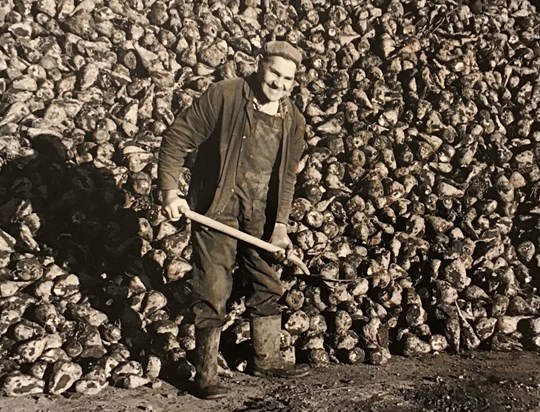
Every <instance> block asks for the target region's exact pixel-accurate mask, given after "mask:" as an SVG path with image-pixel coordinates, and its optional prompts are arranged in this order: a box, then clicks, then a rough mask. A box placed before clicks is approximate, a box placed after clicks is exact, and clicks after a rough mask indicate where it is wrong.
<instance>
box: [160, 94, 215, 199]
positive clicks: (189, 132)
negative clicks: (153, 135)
mask: <svg viewBox="0 0 540 412" xmlns="http://www.w3.org/2000/svg"><path fill="white" fill-rule="evenodd" d="M222 102H223V93H222V92H221V87H219V85H216V84H213V85H211V86H210V87H209V88H208V89H207V90H206V92H204V93H203V94H202V95H201V96H200V97H199V98H198V99H197V100H195V101H194V102H193V104H192V105H191V106H190V107H188V108H186V109H184V110H183V111H182V113H180V115H179V116H178V117H177V118H176V119H175V121H174V122H173V124H172V125H171V127H169V129H168V130H167V131H166V132H165V133H164V134H163V140H162V141H161V147H160V149H159V159H158V182H157V183H158V188H159V189H160V190H162V191H168V190H176V189H178V178H179V177H180V170H181V167H182V166H183V165H184V159H185V157H186V155H187V154H188V153H190V152H193V151H194V150H196V149H197V147H198V146H199V145H200V144H201V143H203V142H204V141H205V140H206V139H208V137H209V136H210V134H211V133H212V131H213V130H214V129H215V127H216V123H217V120H218V114H219V110H220V107H221V104H222Z"/></svg>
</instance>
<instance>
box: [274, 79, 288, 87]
mask: <svg viewBox="0 0 540 412" xmlns="http://www.w3.org/2000/svg"><path fill="white" fill-rule="evenodd" d="M284 85H285V82H284V80H283V79H280V78H277V79H276V80H275V81H274V86H275V87H276V88H279V89H283V87H284Z"/></svg>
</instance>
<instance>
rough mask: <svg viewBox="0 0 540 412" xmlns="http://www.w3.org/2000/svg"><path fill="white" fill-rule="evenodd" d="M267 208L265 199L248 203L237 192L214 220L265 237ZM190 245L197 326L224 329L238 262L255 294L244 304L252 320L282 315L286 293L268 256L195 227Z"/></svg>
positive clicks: (215, 232)
mask: <svg viewBox="0 0 540 412" xmlns="http://www.w3.org/2000/svg"><path fill="white" fill-rule="evenodd" d="M261 189H262V188H261ZM266 189H267V188H266ZM265 208H266V202H265V201H264V200H249V197H246V196H245V195H244V194H243V192H242V190H237V192H236V193H234V194H233V196H232V197H231V200H230V201H229V202H228V204H227V206H226V207H225V209H224V210H223V211H222V212H221V213H219V214H217V215H215V216H211V217H212V218H214V219H216V220H218V221H220V222H221V223H224V224H226V225H229V226H231V227H234V228H237V229H240V230H242V231H244V232H246V233H249V234H250V235H253V236H256V237H258V238H261V237H262V236H263V232H264V226H265V222H266V216H265ZM192 242H193V313H194V316H195V326H196V327H198V328H207V327H220V326H221V325H222V324H223V320H224V317H225V304H226V302H227V299H228V298H229V297H230V295H231V292H232V284H233V282H232V270H233V268H234V265H235V262H236V259H237V258H238V264H239V267H240V269H241V270H242V271H243V272H244V275H245V276H246V278H247V280H248V281H249V282H250V283H251V285H252V290H253V293H252V294H251V296H249V297H248V299H247V300H246V307H247V309H248V311H249V314H250V316H272V315H278V314H279V313H281V311H280V308H279V305H278V303H277V302H278V300H279V298H280V297H281V296H282V295H283V293H284V289H283V286H282V285H281V281H280V279H279V277H278V275H277V273H276V268H275V265H274V264H273V263H272V262H271V260H270V259H271V258H270V256H268V254H267V252H264V251H261V250H259V249H256V248H253V247H250V246H249V245H247V244H245V243H243V242H239V241H237V240H236V239H234V238H232V237H230V236H228V235H225V234H222V233H220V232H217V231H215V230H212V229H208V228H206V227H202V226H200V225H196V224H193V228H192Z"/></svg>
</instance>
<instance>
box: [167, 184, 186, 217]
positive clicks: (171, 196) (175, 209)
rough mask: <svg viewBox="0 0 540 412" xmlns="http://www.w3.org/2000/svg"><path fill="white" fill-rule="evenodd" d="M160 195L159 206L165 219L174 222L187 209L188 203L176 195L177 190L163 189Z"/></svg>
mask: <svg viewBox="0 0 540 412" xmlns="http://www.w3.org/2000/svg"><path fill="white" fill-rule="evenodd" d="M162 196H163V201H162V203H161V207H162V208H163V211H164V212H165V213H164V214H165V216H166V217H167V219H169V220H172V221H173V222H176V221H177V220H178V219H180V217H182V215H183V214H184V213H186V212H187V211H189V205H188V203H187V202H186V199H184V198H182V197H180V196H178V191H177V190H164V191H163V192H162Z"/></svg>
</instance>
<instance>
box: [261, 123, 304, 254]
mask: <svg viewBox="0 0 540 412" xmlns="http://www.w3.org/2000/svg"><path fill="white" fill-rule="evenodd" d="M295 120H296V125H297V126H296V128H295V132H294V135H293V136H291V139H290V152H289V162H288V164H287V165H286V169H285V174H284V179H283V184H282V185H281V188H282V192H281V199H280V202H279V204H278V209H277V216H276V224H275V226H274V231H273V233H272V237H271V239H270V243H272V244H274V245H276V246H280V247H282V248H284V249H289V250H290V249H291V248H292V243H291V241H290V239H289V236H288V235H287V222H288V221H289V214H290V212H291V205H292V200H293V196H294V188H295V185H296V175H297V173H298V165H299V163H300V158H301V156H302V153H303V152H304V149H305V147H306V143H305V140H304V134H305V131H306V122H305V120H304V118H303V116H302V115H300V114H299V113H298V114H297V117H296V119H295Z"/></svg>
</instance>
